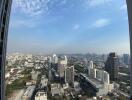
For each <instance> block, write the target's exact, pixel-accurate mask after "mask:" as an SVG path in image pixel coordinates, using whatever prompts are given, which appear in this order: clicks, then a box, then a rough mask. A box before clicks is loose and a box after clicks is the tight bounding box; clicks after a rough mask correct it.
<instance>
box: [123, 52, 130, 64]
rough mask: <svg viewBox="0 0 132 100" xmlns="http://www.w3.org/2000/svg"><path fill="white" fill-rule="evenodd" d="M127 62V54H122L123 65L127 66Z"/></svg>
mask: <svg viewBox="0 0 132 100" xmlns="http://www.w3.org/2000/svg"><path fill="white" fill-rule="evenodd" d="M129 60H130V57H129V54H123V62H124V64H126V65H128V64H129Z"/></svg>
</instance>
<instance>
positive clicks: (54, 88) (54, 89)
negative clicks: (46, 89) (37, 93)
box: [51, 84, 61, 96]
mask: <svg viewBox="0 0 132 100" xmlns="http://www.w3.org/2000/svg"><path fill="white" fill-rule="evenodd" d="M51 94H52V96H55V95H61V87H60V84H51Z"/></svg>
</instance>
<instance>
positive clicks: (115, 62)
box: [105, 52, 119, 81]
mask: <svg viewBox="0 0 132 100" xmlns="http://www.w3.org/2000/svg"><path fill="white" fill-rule="evenodd" d="M105 70H106V71H107V72H108V73H109V75H110V80H111V81H117V78H118V70H119V59H118V56H117V55H116V53H114V52H113V53H110V54H109V56H108V58H107V61H106V63H105Z"/></svg>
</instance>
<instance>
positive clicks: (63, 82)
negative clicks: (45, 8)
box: [6, 53, 129, 100]
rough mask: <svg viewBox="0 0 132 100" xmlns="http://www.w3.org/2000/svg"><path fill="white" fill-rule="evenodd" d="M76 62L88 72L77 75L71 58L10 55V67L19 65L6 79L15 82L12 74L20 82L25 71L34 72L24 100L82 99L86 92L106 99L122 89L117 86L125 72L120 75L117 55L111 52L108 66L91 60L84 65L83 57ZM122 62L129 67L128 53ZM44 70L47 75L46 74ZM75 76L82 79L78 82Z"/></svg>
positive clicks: (85, 61) (28, 83) (8, 62)
mask: <svg viewBox="0 0 132 100" xmlns="http://www.w3.org/2000/svg"><path fill="white" fill-rule="evenodd" d="M75 59H76V60H75ZM75 59H74V61H73V62H72V63H73V65H74V64H82V65H81V68H83V69H84V72H76V71H75V70H76V68H75V66H73V65H72V66H71V65H69V58H67V56H65V55H61V56H57V55H56V54H53V55H52V56H33V55H23V54H19V53H16V54H13V55H11V56H7V67H9V66H14V65H16V66H15V68H11V69H10V72H8V73H7V74H6V77H7V79H11V76H10V75H12V76H13V75H15V74H16V75H17V77H18V78H16V79H19V78H20V77H24V76H22V75H21V72H22V71H23V70H25V69H31V70H32V71H31V72H30V75H31V80H29V81H27V82H26V87H27V89H26V90H25V93H24V94H23V95H22V98H23V100H30V99H31V98H34V99H35V100H47V98H48V96H49V94H48V93H50V95H51V96H52V97H55V96H62V95H65V96H67V97H68V96H71V97H73V98H74V94H75V95H76V94H77V96H78V97H81V96H82V95H81V91H84V92H85V93H86V94H87V95H88V96H90V97H91V96H97V97H98V96H106V95H107V94H109V93H112V92H113V91H115V88H116V87H118V88H119V86H117V85H118V84H117V83H118V78H119V75H120V74H122V73H121V72H120V73H119V69H120V68H119V67H120V66H121V64H120V59H119V57H118V56H117V55H116V53H110V54H109V55H108V57H107V59H106V60H105V63H104V64H103V62H102V61H100V62H99V61H98V62H96V61H93V60H87V59H85V60H84V64H83V62H82V60H83V59H82V58H79V60H78V58H75ZM121 60H122V62H123V65H124V64H126V65H128V64H129V63H128V60H129V56H128V55H127V54H124V55H123V59H121ZM75 61H76V62H75ZM16 62H17V63H16ZM95 63H96V64H97V65H96V64H95ZM42 71H46V72H44V73H43V74H42ZM13 73H14V74H13ZM39 75H41V78H40V82H39V83H38V82H37V81H38V76H39ZM123 75H125V74H123ZM75 76H77V77H78V79H75ZM14 78H15V77H14V76H13V79H14ZM16 79H14V80H16ZM14 80H12V81H14ZM8 83H9V82H8ZM10 84H11V83H10ZM49 86H50V88H49Z"/></svg>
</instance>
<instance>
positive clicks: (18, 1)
mask: <svg viewBox="0 0 132 100" xmlns="http://www.w3.org/2000/svg"><path fill="white" fill-rule="evenodd" d="M49 1H50V0H13V7H14V10H15V9H19V10H20V11H22V12H23V13H26V14H29V15H31V16H34V15H38V14H41V13H42V12H43V13H47V12H48V2H49Z"/></svg>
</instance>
